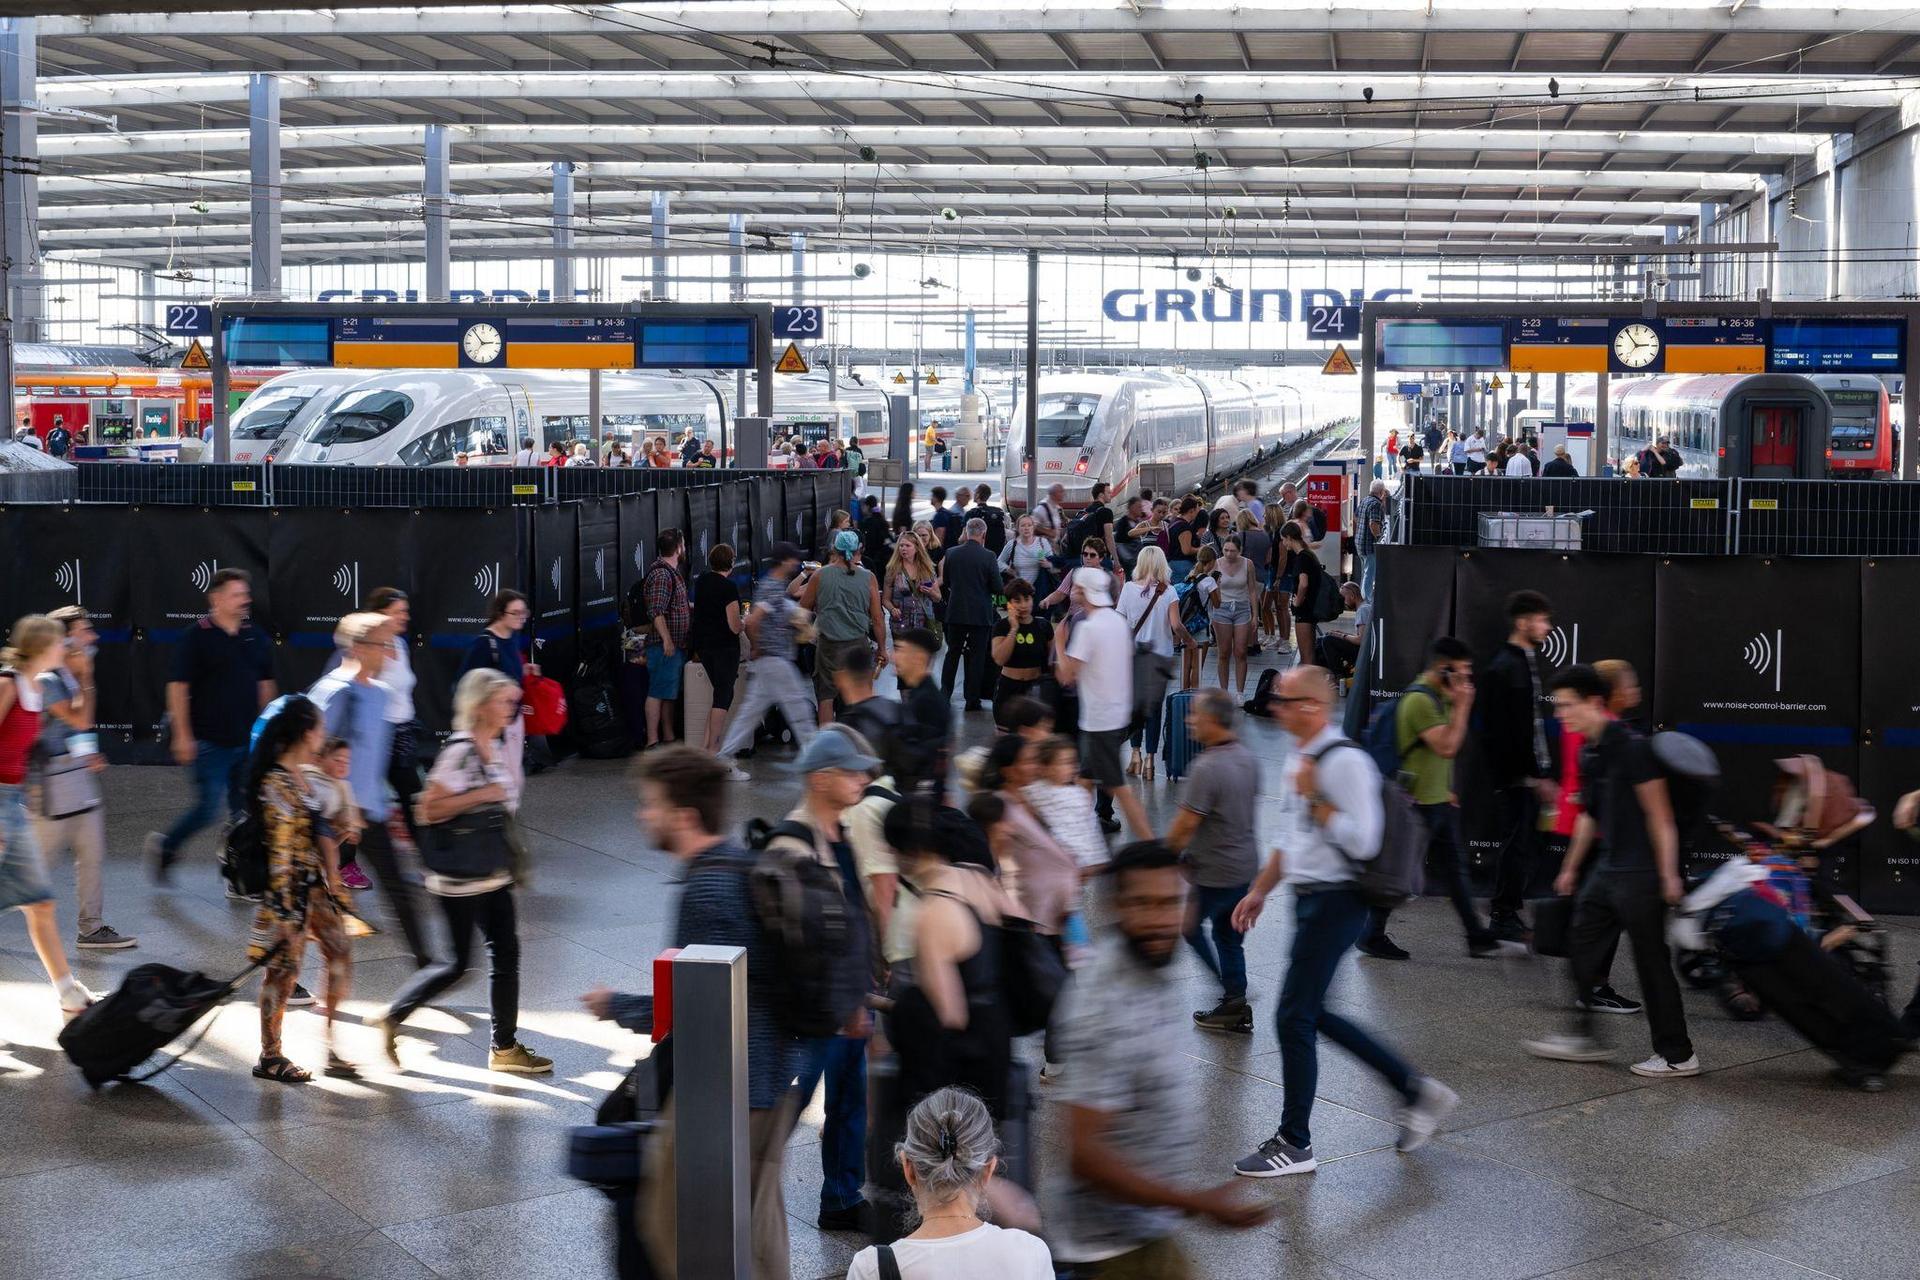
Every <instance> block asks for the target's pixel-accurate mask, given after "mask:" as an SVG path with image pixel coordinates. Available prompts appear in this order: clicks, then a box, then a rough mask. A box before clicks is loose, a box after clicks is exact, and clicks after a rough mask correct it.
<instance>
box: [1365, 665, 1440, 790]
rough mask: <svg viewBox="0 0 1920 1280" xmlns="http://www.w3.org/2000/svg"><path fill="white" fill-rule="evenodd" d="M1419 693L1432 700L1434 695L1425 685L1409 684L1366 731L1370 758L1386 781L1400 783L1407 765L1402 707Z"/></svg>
mask: <svg viewBox="0 0 1920 1280" xmlns="http://www.w3.org/2000/svg"><path fill="white" fill-rule="evenodd" d="M1416 693H1418V694H1420V695H1421V696H1423V697H1428V698H1431V697H1433V692H1432V691H1431V690H1430V689H1428V688H1426V687H1425V686H1424V685H1419V684H1410V685H1408V686H1407V687H1406V688H1404V689H1402V690H1401V691H1400V696H1399V697H1398V698H1395V699H1394V700H1393V701H1392V702H1390V703H1388V704H1387V705H1386V706H1384V707H1382V708H1380V711H1379V714H1377V715H1375V716H1374V718H1373V723H1372V724H1371V725H1369V726H1368V727H1367V754H1368V755H1370V756H1372V757H1373V763H1374V767H1375V768H1377V769H1379V770H1380V776H1381V777H1383V778H1394V779H1396V780H1397V779H1398V778H1399V776H1400V773H1401V766H1402V765H1403V764H1405V763H1406V759H1407V757H1406V753H1405V752H1402V751H1401V750H1400V706H1401V703H1402V702H1404V701H1405V700H1406V699H1407V698H1410V697H1412V696H1413V695H1414V694H1416ZM1436 701H1437V699H1436Z"/></svg>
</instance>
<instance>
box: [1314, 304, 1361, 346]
mask: <svg viewBox="0 0 1920 1280" xmlns="http://www.w3.org/2000/svg"><path fill="white" fill-rule="evenodd" d="M1359 334H1360V308H1359V307H1355V306H1344V307H1308V308H1307V338H1308V339H1309V340H1318V341H1321V342H1348V341H1351V340H1352V339H1354V338H1356V337H1358V336H1359Z"/></svg>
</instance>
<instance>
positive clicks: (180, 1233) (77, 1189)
mask: <svg viewBox="0 0 1920 1280" xmlns="http://www.w3.org/2000/svg"><path fill="white" fill-rule="evenodd" d="M0 1221H4V1222H5V1223H6V1224H7V1227H6V1233H5V1237H6V1247H5V1249H0V1280H53V1278H54V1277H63V1276H86V1277H95V1276H102V1275H109V1276H114V1275H118V1276H128V1275H139V1274H141V1273H143V1272H150V1271H158V1270H163V1269H165V1268H168V1267H187V1266H190V1265H199V1264H201V1263H204V1262H207V1261H211V1260H214V1259H219V1258H225V1257H230V1256H232V1255H234V1254H236V1253H242V1252H246V1251H249V1250H261V1249H273V1248H278V1247H282V1246H286V1245H292V1244H298V1243H299V1242H301V1241H308V1240H316V1239H320V1238H323V1237H326V1236H330V1235H340V1236H347V1237H350V1238H357V1237H358V1236H359V1235H361V1234H362V1233H364V1231H365V1230H366V1226H367V1224H366V1223H365V1222H364V1221H363V1220H362V1219H361V1218H359V1217H357V1216H356V1215H355V1214H353V1213H352V1212H351V1211H350V1210H348V1209H347V1208H346V1206H344V1205H342V1204H341V1203H340V1202H339V1201H337V1200H335V1199H333V1198H332V1197H331V1196H329V1195H327V1194H326V1192H324V1191H322V1190H321V1189H320V1188H319V1187H317V1186H315V1185H314V1184H313V1183H312V1182H311V1181H309V1180H308V1179H307V1178H305V1177H303V1176H302V1175H301V1174H299V1173H297V1172H295V1171H294V1170H293V1169H291V1168H290V1167H288V1166H287V1165H286V1164H285V1163H284V1162H282V1161H281V1160H279V1159H278V1158H277V1157H275V1156H274V1155H273V1153H272V1152H270V1151H268V1150H267V1149H266V1148H265V1147H263V1146H261V1145H260V1144H259V1143H257V1142H253V1141H250V1140H240V1141H235V1142H215V1143H205V1144H202V1145H199V1146H194V1147H187V1148H183V1149H177V1150H156V1151H150V1152H143V1153H141V1154H139V1155H138V1156H135V1157H130V1158H126V1159H117V1160H114V1159H103V1160H100V1161H97V1162H95V1163H92V1164H87V1165H74V1166H69V1167H67V1168H64V1169H55V1170H50V1171H48V1172H45V1173H28V1174H21V1175H19V1176H18V1177H13V1178H6V1179H3V1180H0Z"/></svg>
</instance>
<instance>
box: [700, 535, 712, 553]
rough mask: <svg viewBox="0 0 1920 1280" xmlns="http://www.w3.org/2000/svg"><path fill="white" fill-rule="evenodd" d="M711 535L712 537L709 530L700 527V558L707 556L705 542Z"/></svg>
mask: <svg viewBox="0 0 1920 1280" xmlns="http://www.w3.org/2000/svg"><path fill="white" fill-rule="evenodd" d="M712 537H713V534H712V532H711V531H709V530H706V529H702V530H701V531H700V558H701V559H702V560H705V559H706V558H707V543H708V542H709V541H710V540H711V539H712Z"/></svg>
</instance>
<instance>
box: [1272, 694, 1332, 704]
mask: <svg viewBox="0 0 1920 1280" xmlns="http://www.w3.org/2000/svg"><path fill="white" fill-rule="evenodd" d="M1267 701H1269V702H1318V701H1320V699H1318V698H1315V697H1312V696H1310V695H1303V694H1291V695H1289V694H1281V693H1276V694H1271V695H1269V696H1268V698H1267Z"/></svg>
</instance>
